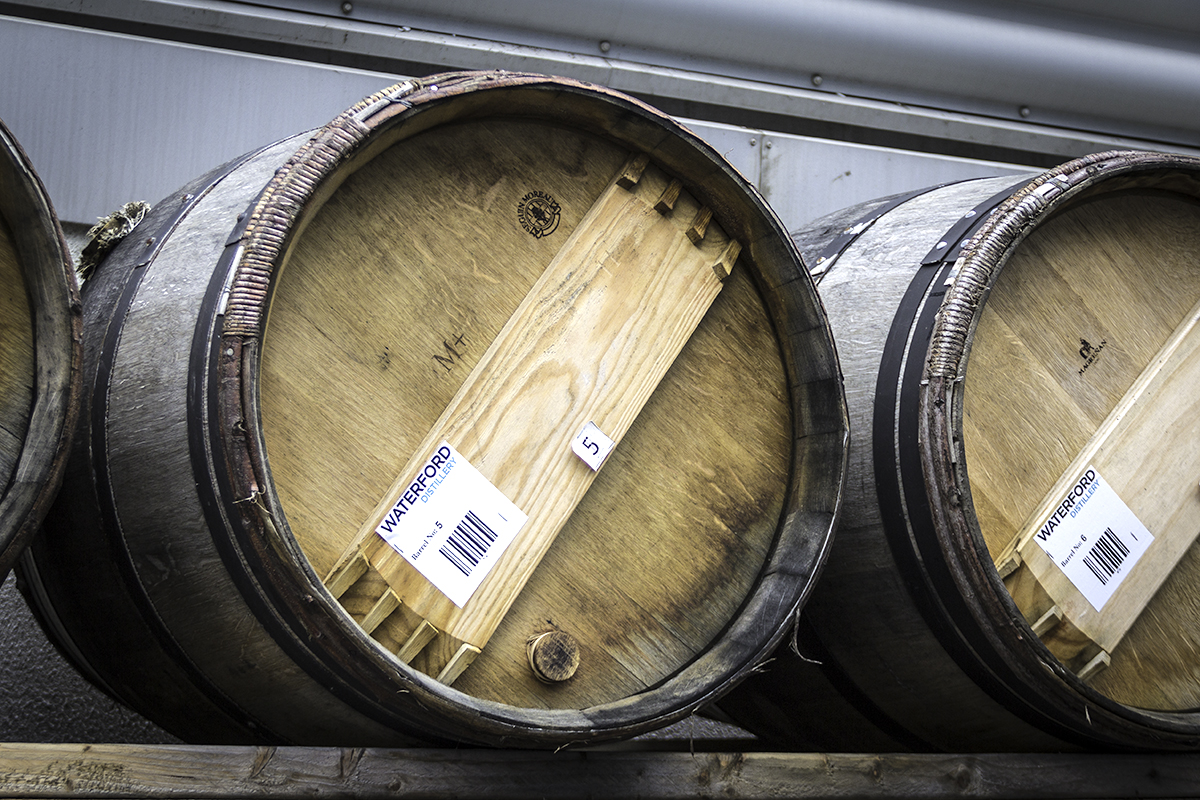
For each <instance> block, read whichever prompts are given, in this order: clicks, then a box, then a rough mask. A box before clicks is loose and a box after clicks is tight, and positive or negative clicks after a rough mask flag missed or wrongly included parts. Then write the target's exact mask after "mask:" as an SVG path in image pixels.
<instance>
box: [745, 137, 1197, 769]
mask: <svg viewBox="0 0 1200 800" xmlns="http://www.w3.org/2000/svg"><path fill="white" fill-rule="evenodd" d="M1198 199H1200V160H1197V159H1194V158H1190V157H1186V156H1171V155H1156V154H1149V153H1135V152H1113V153H1104V154H1098V155H1094V156H1089V157H1087V158H1083V159H1080V160H1077V161H1072V162H1070V163H1067V164H1065V165H1063V166H1061V167H1059V168H1056V169H1054V170H1052V171H1050V172H1047V173H1045V174H1042V175H1040V176H1035V177H1033V178H1032V179H1029V178H1025V179H1022V180H1020V181H1017V182H1015V183H1014V180H1013V179H1012V178H995V179H987V180H977V181H969V182H965V183H958V184H953V185H949V186H945V187H941V188H934V189H932V190H926V191H923V192H917V193H914V194H913V195H908V196H898V197H894V198H888V199H887V200H881V201H874V202H871V203H867V204H864V205H863V206H859V207H856V208H853V209H848V210H846V211H843V212H839V213H836V214H834V215H832V216H830V217H827V218H825V219H822V220H818V221H817V222H815V223H813V224H811V225H809V226H806V227H805V228H804V229H803V230H801V231H799V232H797V233H795V234H794V238H795V240H796V241H797V243H798V245H799V246H800V247H801V251H802V252H803V253H804V255H805V257H806V260H808V261H809V263H810V264H812V265H813V270H814V274H818V275H819V276H820V277H819V278H818V279H819V281H820V283H819V291H820V294H821V297H822V299H823V300H824V301H825V304H826V308H827V311H828V314H829V318H830V323H831V325H832V326H833V329H834V335H835V338H836V340H837V342H838V346H839V353H840V358H841V363H842V366H843V370H844V372H845V379H846V384H845V385H846V393H847V398H848V403H849V405H850V415H851V430H852V437H853V440H854V444H853V447H852V452H851V466H850V478H849V480H848V483H847V498H846V508H845V511H844V514H843V517H842V523H841V525H840V527H839V531H838V536H837V540H836V542H835V544H834V546H833V548H832V552H831V555H830V559H829V562H828V565H827V569H826V572H825V574H824V576H823V578H822V581H821V583H820V584H819V586H818V587H817V590H816V591H815V592H814V595H813V597H812V598H811V601H810V602H809V604H808V605H807V606H806V609H805V612H804V614H803V615H802V617H803V620H804V625H803V626H801V631H800V636H799V637H798V641H797V643H796V648H795V651H789V650H781V652H780V653H779V654H778V657H777V659H776V660H775V661H774V662H773V664H772V667H771V669H770V671H769V674H764V675H761V676H756V678H755V679H754V680H753V681H752V682H749V683H748V684H746V685H744V686H743V687H741V688H739V689H738V691H737V693H736V695H735V696H733V697H730V698H728V699H727V700H726V702H725V703H724V704H723V708H724V709H725V710H726V711H727V712H728V713H730V714H732V715H733V716H734V717H735V718H736V719H737V720H738V721H739V722H741V723H742V724H744V725H746V726H747V727H750V728H751V729H752V730H755V731H756V732H758V733H759V734H760V735H762V736H764V737H766V738H767V739H769V740H771V741H774V742H777V743H783V744H785V745H787V746H791V747H806V748H809V747H816V748H832V749H854V750H863V749H884V750H894V749H897V748H912V749H924V750H930V749H932V750H951V751H964V750H982V751H987V750H1059V749H1064V748H1071V747H1094V748H1110V749H1163V750H1181V749H1192V748H1195V747H1196V746H1197V744H1200V726H1198V723H1200V716H1197V714H1196V713H1195V711H1194V709H1196V708H1197V707H1200V669H1198V668H1197V665H1198V664H1200V659H1198V656H1197V654H1198V653H1200V625H1198V624H1197V622H1198V614H1200V611H1198V610H1197V609H1200V603H1198V602H1197V601H1198V595H1197V588H1196V587H1197V585H1200V581H1198V580H1197V576H1198V571H1200V549H1197V548H1196V547H1195V546H1194V545H1193V539H1194V538H1195V536H1196V534H1197V532H1200V491H1198V489H1197V483H1198V481H1200V450H1197V448H1196V447H1195V443H1194V442H1195V434H1196V431H1197V430H1200V404H1198V403H1197V398H1198V397H1200V394H1197V392H1196V386H1197V385H1198V384H1197V374H1196V371H1197V369H1198V368H1200V359H1198V357H1197V351H1198V350H1200V332H1198V331H1197V330H1196V323H1197V320H1198V317H1200V302H1198V301H1200V259H1198V256H1200V202H1198ZM797 651H798V652H799V653H801V654H803V656H804V658H803V659H802V658H800V657H798V656H797V655H796V652H797ZM818 662H819V663H818Z"/></svg>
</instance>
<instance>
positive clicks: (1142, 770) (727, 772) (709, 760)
mask: <svg viewBox="0 0 1200 800" xmlns="http://www.w3.org/2000/svg"><path fill="white" fill-rule="evenodd" d="M0 776H3V780H4V792H3V796H4V797H6V798H62V797H80V798H83V797H106V798H116V797H123V798H163V797H188V798H230V800H233V799H234V798H263V797H281V798H282V797H296V796H312V797H323V798H351V797H352V798H376V797H378V798H392V799H395V798H417V797H421V798H430V797H468V796H469V797H475V798H479V799H480V800H500V798H522V800H523V799H524V798H528V797H553V798H585V797H613V798H617V797H620V798H625V797H642V798H649V799H651V800H667V798H703V797H728V798H740V799H741V800H750V799H751V798H774V799H775V800H779V799H781V798H814V799H815V798H848V797H857V798H889V797H896V798H899V797H925V798H961V797H975V798H1014V799H1017V800H1020V799H1023V798H1080V799H1081V800H1082V798H1126V797H1140V798H1177V797H1178V798H1182V797H1195V796H1196V786H1197V785H1200V756H1197V755H1191V754H1186V755H1111V754H1074V755H1070V754H1068V755H1064V754H1046V755H1039V754H979V755H894V754H870V755H864V754H827V753H753V752H708V753H705V752H695V753H693V752H687V751H686V750H685V751H683V752H653V751H649V750H645V749H631V750H590V751H586V752H559V753H541V752H531V751H513V750H486V749H480V750H443V749H406V750H386V749H359V748H314V747H278V748H275V747H218V746H213V747H201V746H134V745H113V744H0Z"/></svg>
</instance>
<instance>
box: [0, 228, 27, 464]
mask: <svg viewBox="0 0 1200 800" xmlns="http://www.w3.org/2000/svg"><path fill="white" fill-rule="evenodd" d="M13 244H14V242H13V236H12V232H11V230H10V229H9V226H8V224H7V221H6V220H5V219H4V217H3V215H0V343H3V346H2V347H0V486H7V485H8V480H9V478H10V477H12V474H13V471H14V470H15V469H16V467H17V459H18V458H20V455H21V447H22V445H24V443H25V434H26V432H27V431H28V430H29V410H30V408H31V407H32V406H33V369H34V364H33V347H34V343H33V319H32V317H31V314H30V309H29V299H28V294H27V291H26V288H25V276H24V268H23V267H22V266H21V260H20V258H19V256H18V255H17V252H16V250H15V249H14V246H13Z"/></svg>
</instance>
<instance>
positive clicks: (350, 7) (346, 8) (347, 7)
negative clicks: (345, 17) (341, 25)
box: [342, 0, 354, 14]
mask: <svg viewBox="0 0 1200 800" xmlns="http://www.w3.org/2000/svg"><path fill="white" fill-rule="evenodd" d="M352 11H354V3H351V2H350V0H346V2H344V3H342V13H343V14H349V13H350V12H352Z"/></svg>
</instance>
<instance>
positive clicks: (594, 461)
mask: <svg viewBox="0 0 1200 800" xmlns="http://www.w3.org/2000/svg"><path fill="white" fill-rule="evenodd" d="M613 446H614V443H613V440H612V439H610V438H608V437H607V436H605V435H604V432H603V431H601V430H600V429H599V428H597V427H596V424H595V423H593V422H589V423H588V424H587V425H584V426H583V430H582V431H580V432H579V435H578V436H576V437H575V438H574V439H572V440H571V450H573V451H574V452H575V455H577V456H579V457H580V458H582V459H583V463H585V464H587V465H588V466H589V467H591V468H592V471H593V472H595V471H596V470H598V469H600V465H601V464H603V463H604V459H606V458H608V454H609V453H611V452H612V449H613Z"/></svg>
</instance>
